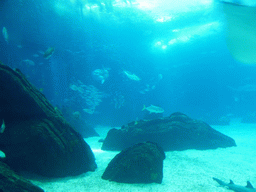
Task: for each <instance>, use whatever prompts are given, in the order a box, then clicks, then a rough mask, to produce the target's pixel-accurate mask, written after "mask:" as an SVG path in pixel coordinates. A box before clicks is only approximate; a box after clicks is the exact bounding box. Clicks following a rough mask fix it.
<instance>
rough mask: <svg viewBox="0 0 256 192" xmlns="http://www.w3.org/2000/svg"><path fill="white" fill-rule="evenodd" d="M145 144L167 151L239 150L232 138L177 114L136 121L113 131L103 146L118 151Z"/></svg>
mask: <svg viewBox="0 0 256 192" xmlns="http://www.w3.org/2000/svg"><path fill="white" fill-rule="evenodd" d="M145 141H151V142H155V143H157V144H158V145H159V146H160V147H162V148H163V149H164V151H174V150H178V151H180V150H186V149H199V150H205V149H216V148H218V147H222V148H225V147H232V146H236V143H235V141H234V140H233V139H232V138H230V137H228V136H226V135H224V134H222V133H220V132H219V131H216V130H215V129H213V128H212V127H210V126H209V125H208V124H206V123H204V122H203V121H199V120H194V119H191V118H189V117H188V116H187V115H185V114H182V113H178V112H177V113H173V114H172V115H170V116H169V117H165V118H161V119H154V120H148V121H146V120H141V121H136V122H132V123H129V124H128V125H126V126H122V128H121V129H111V130H110V131H109V132H108V134H107V137H106V139H105V140H104V142H103V145H102V150H112V151H119V150H123V149H125V148H127V147H130V146H132V145H134V144H136V143H141V142H145Z"/></svg>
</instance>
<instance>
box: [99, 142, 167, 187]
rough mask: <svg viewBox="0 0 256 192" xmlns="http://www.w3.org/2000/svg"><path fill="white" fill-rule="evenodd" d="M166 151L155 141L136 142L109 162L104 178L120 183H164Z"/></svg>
mask: <svg viewBox="0 0 256 192" xmlns="http://www.w3.org/2000/svg"><path fill="white" fill-rule="evenodd" d="M164 159H165V153H164V151H163V150H162V149H161V148H160V147H159V146H158V145H157V144H155V143H151V142H146V143H139V144H136V145H134V146H132V147H130V148H128V149H125V150H123V151H121V152H120V153H119V154H117V155H116V156H115V157H114V159H112V161H111V162H110V163H109V164H108V167H107V168H106V170H105V172H104V173H103V175H102V179H105V180H110V181H116V182H119V183H162V179H163V160H164Z"/></svg>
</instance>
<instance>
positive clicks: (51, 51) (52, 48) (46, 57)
mask: <svg viewBox="0 0 256 192" xmlns="http://www.w3.org/2000/svg"><path fill="white" fill-rule="evenodd" d="M54 51H55V48H54V47H49V48H48V49H47V50H46V51H45V52H44V56H43V57H44V58H45V59H49V58H50V57H51V56H52V54H53V53H54Z"/></svg>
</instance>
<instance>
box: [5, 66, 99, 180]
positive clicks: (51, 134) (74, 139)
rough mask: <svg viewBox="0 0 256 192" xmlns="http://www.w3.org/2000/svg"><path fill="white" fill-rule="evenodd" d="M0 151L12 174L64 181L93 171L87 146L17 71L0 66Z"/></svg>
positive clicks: (92, 160)
mask: <svg viewBox="0 0 256 192" xmlns="http://www.w3.org/2000/svg"><path fill="white" fill-rule="evenodd" d="M0 119H4V121H5V130H4V132H3V133H0V150H1V151H3V152H4V153H5V155H6V158H5V162H6V163H7V164H8V165H9V166H10V167H11V168H12V169H14V170H16V171H19V170H20V171H28V172H32V173H36V174H40V175H43V176H47V177H65V176H72V175H78V174H81V173H84V172H87V171H94V170H95V169H96V167H97V165H96V163H95V158H94V155H93V153H92V151H91V148H90V147H89V145H88V144H87V143H86V142H85V141H84V140H83V138H82V137H81V135H80V134H79V133H77V132H76V131H75V130H74V129H73V128H72V126H71V125H70V124H69V123H67V121H66V120H65V119H64V118H63V116H62V115H61V113H60V111H59V110H58V109H57V108H54V107H53V106H52V105H51V104H50V103H49V101H48V100H47V99H46V98H45V96H44V95H43V94H42V93H41V92H40V91H38V90H37V89H36V88H35V87H34V86H33V85H31V84H30V82H29V81H28V80H27V79H26V78H25V76H24V75H23V74H22V73H21V72H20V71H19V70H17V69H16V70H12V69H11V68H9V67H7V66H5V65H3V64H0Z"/></svg>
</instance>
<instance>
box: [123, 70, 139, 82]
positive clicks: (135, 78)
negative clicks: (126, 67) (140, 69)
mask: <svg viewBox="0 0 256 192" xmlns="http://www.w3.org/2000/svg"><path fill="white" fill-rule="evenodd" d="M123 72H124V74H125V75H126V76H127V77H128V78H129V79H131V80H133V81H140V78H139V77H138V76H137V75H135V74H134V73H133V74H132V73H131V72H129V71H123Z"/></svg>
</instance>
